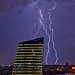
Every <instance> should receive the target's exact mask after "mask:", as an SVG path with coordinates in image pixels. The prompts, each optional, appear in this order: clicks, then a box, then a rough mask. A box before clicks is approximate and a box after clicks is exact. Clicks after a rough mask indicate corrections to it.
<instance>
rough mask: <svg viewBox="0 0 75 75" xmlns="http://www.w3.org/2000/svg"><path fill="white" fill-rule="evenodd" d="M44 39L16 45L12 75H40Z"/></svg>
mask: <svg viewBox="0 0 75 75" xmlns="http://www.w3.org/2000/svg"><path fill="white" fill-rule="evenodd" d="M43 46H44V38H43V37H42V38H37V39H33V40H30V41H25V42H20V43H18V48H17V52H16V58H15V61H14V65H13V71H12V75H42V62H43V48H44V47H43Z"/></svg>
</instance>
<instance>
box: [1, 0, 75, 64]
mask: <svg viewBox="0 0 75 75" xmlns="http://www.w3.org/2000/svg"><path fill="white" fill-rule="evenodd" d="M55 3H56V8H55V9H54V10H53V11H51V21H52V25H51V27H52V29H53V32H54V34H53V36H54V38H53V39H54V43H55V48H56V50H57V52H58V58H59V59H58V64H65V63H66V62H68V63H69V64H75V55H74V54H75V31H74V30H75V24H74V10H75V9H74V0H0V64H2V65H8V64H11V65H13V63H14V59H15V55H16V50H17V46H18V43H19V42H22V41H25V40H26V41H27V40H31V39H32V37H33V36H34V34H35V33H36V32H37V31H38V27H39V25H40V23H39V11H38V9H41V10H42V14H43V18H44V19H43V22H44V24H45V26H46V28H47V29H48V24H49V19H48V9H49V8H53V6H54V4H55ZM49 33H50V34H51V32H49ZM42 36H44V37H45V44H44V45H45V46H44V57H43V59H44V60H43V63H44V64H46V62H45V60H46V54H47V42H48V36H47V35H46V34H45V31H44V30H43V29H42V28H41V29H40V31H39V33H38V34H37V35H36V37H35V38H38V37H42ZM51 45H52V44H51ZM54 62H55V54H54V50H53V49H52V48H51V46H50V51H49V55H48V64H54Z"/></svg>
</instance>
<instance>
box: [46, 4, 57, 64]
mask: <svg viewBox="0 0 75 75" xmlns="http://www.w3.org/2000/svg"><path fill="white" fill-rule="evenodd" d="M55 8H56V3H55V5H54V7H53V8H50V9H49V12H48V14H49V21H50V24H49V28H50V31H52V38H51V39H52V44H53V50H54V52H55V57H56V60H55V64H57V63H58V55H57V50H56V48H55V43H54V40H53V38H54V37H53V35H54V33H53V29H52V27H51V24H52V21H51V11H52V10H54V9H55ZM49 42H50V36H49V41H48V46H49ZM48 54H49V47H48V52H47V55H46V64H48V62H47V59H48Z"/></svg>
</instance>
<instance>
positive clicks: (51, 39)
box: [33, 3, 58, 65]
mask: <svg viewBox="0 0 75 75" xmlns="http://www.w3.org/2000/svg"><path fill="white" fill-rule="evenodd" d="M55 8H56V3H55V5H54V7H53V8H50V9H49V11H48V15H49V21H50V23H49V30H50V31H51V35H50V34H49V32H48V30H47V29H46V28H45V24H44V23H43V14H42V10H41V9H39V14H40V18H39V22H40V25H39V27H38V31H37V32H36V33H35V35H34V37H33V38H35V36H36V35H37V34H39V30H40V28H41V27H42V28H43V30H44V31H45V33H46V35H47V36H48V38H49V39H48V51H47V54H46V64H47V65H48V54H49V51H50V42H51V41H52V47H53V50H54V52H55V57H56V60H55V64H57V63H58V55H57V50H56V48H55V43H54V40H53V38H54V37H53V35H54V33H53V29H52V27H51V24H52V21H51V11H52V10H54V9H55ZM51 36H52V37H51Z"/></svg>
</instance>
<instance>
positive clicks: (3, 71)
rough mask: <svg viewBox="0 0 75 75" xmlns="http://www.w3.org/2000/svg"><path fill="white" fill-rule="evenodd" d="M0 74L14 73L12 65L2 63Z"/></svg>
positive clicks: (10, 74)
mask: <svg viewBox="0 0 75 75" xmlns="http://www.w3.org/2000/svg"><path fill="white" fill-rule="evenodd" d="M0 75H12V66H2V65H0Z"/></svg>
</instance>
